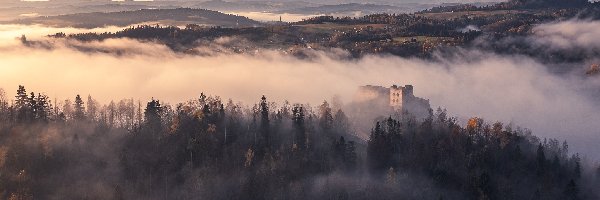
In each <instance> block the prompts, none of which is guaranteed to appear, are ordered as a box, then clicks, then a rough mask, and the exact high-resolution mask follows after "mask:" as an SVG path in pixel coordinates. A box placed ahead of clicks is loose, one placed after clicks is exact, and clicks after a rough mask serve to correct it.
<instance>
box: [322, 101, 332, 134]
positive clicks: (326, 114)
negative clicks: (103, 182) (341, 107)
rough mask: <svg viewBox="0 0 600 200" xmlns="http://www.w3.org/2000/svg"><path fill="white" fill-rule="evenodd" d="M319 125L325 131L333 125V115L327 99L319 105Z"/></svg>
mask: <svg viewBox="0 0 600 200" xmlns="http://www.w3.org/2000/svg"><path fill="white" fill-rule="evenodd" d="M319 126H320V127H321V129H323V130H324V131H326V132H327V131H329V130H330V129H331V128H332V126H333V115H332V113H331V108H330V107H329V103H327V101H324V102H323V104H321V106H319Z"/></svg>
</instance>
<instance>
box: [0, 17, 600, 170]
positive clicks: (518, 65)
mask: <svg viewBox="0 0 600 200" xmlns="http://www.w3.org/2000/svg"><path fill="white" fill-rule="evenodd" d="M557 26H561V27H567V28H566V29H558V28H556V27H557ZM580 27H587V28H586V29H584V28H580ZM590 27H592V28H590ZM599 28H600V27H598V25H597V23H595V22H581V21H567V22H563V23H561V24H549V25H542V26H539V27H538V28H537V33H539V34H537V35H535V38H531V42H532V43H534V44H538V45H541V46H546V47H549V48H551V49H552V48H570V47H572V46H576V47H578V48H585V49H590V50H591V51H593V50H594V49H596V48H597V46H596V44H595V43H593V42H585V39H586V38H589V35H591V34H593V33H590V32H589V31H594V30H597V29H599ZM110 29H118V28H116V27H114V28H109V30H110ZM0 30H1V32H0V38H2V41H1V42H0V49H1V50H2V54H0V59H1V60H2V65H1V66H0V71H1V74H2V79H0V87H2V88H4V90H5V91H8V93H9V94H12V93H11V92H12V91H13V90H15V89H16V86H18V85H25V86H27V88H28V89H29V90H30V91H36V92H44V93H46V94H47V95H49V96H51V97H52V98H57V99H68V98H72V97H73V96H74V95H75V94H81V95H84V96H87V95H88V94H89V95H91V96H93V97H94V98H96V99H98V100H99V101H100V102H102V103H108V102H110V101H111V100H119V99H123V98H133V99H136V100H141V101H147V100H149V99H152V98H155V99H160V100H162V101H163V102H169V103H173V104H175V103H178V102H182V101H185V100H188V99H193V98H196V96H197V95H199V94H200V93H202V92H204V93H207V94H211V95H217V96H220V97H222V98H223V99H229V98H231V99H233V100H235V101H242V102H245V103H247V104H252V103H253V102H255V100H256V99H257V95H258V94H264V95H266V96H267V97H269V99H271V100H273V101H275V102H283V101H284V100H289V101H291V102H298V103H309V104H310V105H318V104H320V103H321V102H322V101H323V100H328V99H331V97H333V96H335V95H337V96H339V97H341V99H342V101H343V102H345V103H350V102H352V97H353V95H354V93H355V92H356V89H357V88H358V86H361V85H368V84H370V85H382V86H390V85H392V84H399V85H404V84H412V85H414V86H415V95H416V96H419V97H423V98H426V99H429V100H430V101H431V103H432V105H433V107H434V108H436V107H438V106H439V107H443V108H447V109H448V111H449V113H451V114H452V115H456V116H458V117H459V119H461V121H462V123H466V119H468V118H470V117H482V118H484V119H486V120H489V121H503V122H511V123H513V124H515V125H518V126H522V127H526V128H530V129H531V130H533V132H534V134H536V135H538V136H541V137H555V138H559V139H560V140H568V142H570V143H571V144H573V149H574V150H575V151H576V152H580V153H583V154H584V155H585V156H586V157H589V158H591V159H593V160H597V159H598V157H597V156H598V154H597V152H600V149H598V147H597V146H596V145H595V144H597V143H598V142H599V141H600V133H599V132H598V130H600V127H599V126H598V123H597V121H599V120H600V113H598V112H597V111H598V110H600V109H599V108H600V105H599V104H598V103H597V102H598V101H597V97H598V95H597V92H598V91H597V88H598V87H600V80H599V79H598V76H585V69H586V67H587V66H589V65H587V64H588V63H577V64H572V66H569V67H570V69H574V70H567V71H566V72H562V73H556V72H555V71H554V70H552V69H553V67H556V66H554V65H553V64H547V63H546V64H545V63H540V62H538V61H537V60H535V59H532V58H529V57H527V56H523V55H504V54H502V55H499V54H495V53H485V52H481V51H478V50H476V49H457V50H458V51H457V52H456V53H454V54H452V55H447V54H440V55H439V56H438V57H437V58H436V59H435V61H431V60H421V59H416V58H415V59H407V58H401V57H395V56H385V55H373V56H365V57H364V58H360V59H348V58H346V56H345V55H346V54H345V52H343V51H330V52H324V51H313V52H310V57H309V58H297V57H294V56H291V55H287V54H285V53H282V52H278V51H272V50H264V51H261V52H259V53H257V54H254V55H246V54H227V53H214V54H211V56H193V55H184V54H179V53H174V52H172V51H171V50H169V48H167V47H166V46H164V45H160V44H155V43H152V42H138V41H135V40H129V39H109V40H105V41H103V42H86V43H83V42H77V41H70V40H63V39H56V40H53V39H48V38H45V37H40V36H43V35H46V34H51V33H56V32H78V31H81V32H88V31H89V30H77V29H52V28H45V27H39V26H16V25H3V26H0ZM575 30H578V31H575ZM582 30H583V31H582ZM585 30H589V31H585ZM21 34H26V35H27V37H28V38H30V39H29V40H38V41H44V43H46V44H50V45H51V46H52V48H51V49H48V48H39V47H35V46H30V47H27V46H25V45H23V43H22V42H21V41H20V40H18V38H19V37H20V35H21ZM222 40H227V38H223V39H222ZM218 45H219V43H218V42H216V43H215V44H212V46H210V45H208V46H199V47H197V48H198V49H204V50H206V51H211V49H215V47H217V46H218ZM82 48H84V49H92V50H93V51H85V52H82V51H81V49H82ZM90 52H91V53H90ZM114 52H119V53H118V54H114ZM593 61H594V60H590V61H588V62H590V63H591V62H593ZM563 67H564V66H563ZM9 96H12V95H9ZM366 134H367V133H363V135H362V136H363V137H365V138H366Z"/></svg>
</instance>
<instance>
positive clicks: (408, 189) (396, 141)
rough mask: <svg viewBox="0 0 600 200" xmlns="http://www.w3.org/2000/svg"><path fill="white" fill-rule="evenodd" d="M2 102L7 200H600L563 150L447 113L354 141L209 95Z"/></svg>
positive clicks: (332, 126)
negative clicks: (174, 99)
mask: <svg viewBox="0 0 600 200" xmlns="http://www.w3.org/2000/svg"><path fill="white" fill-rule="evenodd" d="M6 96H7V94H5V93H4V92H0V122H1V123H0V172H1V173H0V188H2V190H1V191H0V194H1V195H2V198H5V199H195V198H201V199H398V198H401V199H403V198H407V199H597V198H598V197H599V196H598V193H597V190H595V189H594V188H597V187H598V184H599V183H600V168H599V167H598V166H595V167H589V165H587V164H585V163H583V162H582V160H581V158H580V157H579V155H578V154H576V153H571V152H569V145H568V144H567V143H566V142H563V143H561V142H559V141H558V140H555V139H543V140H542V139H539V138H537V137H535V136H533V135H532V133H531V132H530V131H528V130H526V129H522V128H518V127H512V126H511V125H504V124H502V123H501V122H496V123H492V124H489V123H486V122H485V121H484V120H483V119H480V118H472V119H471V120H469V121H468V123H467V125H466V126H464V127H463V126H461V125H459V124H458V123H457V120H456V119H455V118H452V117H449V115H448V113H447V112H446V111H445V110H443V109H437V110H436V111H435V112H431V114H430V116H429V117H427V118H426V119H422V120H419V119H415V118H413V117H410V115H408V114H406V113H399V114H397V115H393V116H388V117H385V118H382V119H380V120H377V122H375V123H374V124H373V125H372V129H371V133H370V136H369V138H368V139H367V140H364V139H361V138H360V137H357V135H356V134H355V128H353V125H352V123H351V120H350V119H349V117H348V115H347V114H346V113H345V112H344V111H343V110H342V107H340V106H339V105H330V104H329V103H328V102H327V101H325V102H323V104H321V105H319V106H317V107H314V108H313V107H310V106H308V105H302V104H291V103H288V102H285V103H283V104H282V105H279V106H278V105H277V104H276V103H274V102H269V101H268V99H267V97H265V96H262V97H261V98H258V99H257V100H258V101H257V103H256V104H254V105H253V106H251V107H249V106H244V105H241V104H236V103H233V100H228V101H223V100H222V99H220V98H219V97H214V96H207V95H205V94H200V96H199V97H198V98H197V99H195V100H190V101H188V102H183V103H178V104H176V105H174V106H171V105H169V104H164V103H163V102H161V101H159V100H156V99H151V100H150V101H148V102H146V103H144V104H143V105H142V104H141V103H140V102H134V101H133V100H121V101H119V102H111V103H110V104H108V105H101V104H100V103H98V102H97V101H96V100H94V99H93V98H92V97H91V96H88V97H87V98H84V97H82V96H80V95H76V96H75V97H74V98H73V99H72V100H66V101H65V102H60V103H59V102H55V101H56V100H54V101H52V100H50V99H51V98H50V97H48V96H46V95H44V94H43V93H37V94H36V93H34V92H31V93H28V92H27V91H26V89H25V87H24V86H19V87H18V90H16V93H15V98H14V101H12V102H9V100H8V98H7V97H6Z"/></svg>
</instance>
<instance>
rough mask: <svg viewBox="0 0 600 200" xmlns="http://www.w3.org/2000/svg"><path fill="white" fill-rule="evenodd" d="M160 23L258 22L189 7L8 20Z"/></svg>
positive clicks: (83, 24) (101, 24)
mask: <svg viewBox="0 0 600 200" xmlns="http://www.w3.org/2000/svg"><path fill="white" fill-rule="evenodd" d="M153 22H162V23H161V24H163V25H185V24H201V25H208V26H223V27H252V26H260V25H261V23H260V22H258V21H254V20H251V19H249V18H247V17H242V16H237V15H231V14H225V13H221V12H218V11H212V10H206V9H192V8H176V9H141V10H136V11H121V12H108V13H103V12H93V13H78V14H68V15H59V16H42V17H35V18H28V19H19V20H14V21H11V23H17V24H44V25H49V26H57V27H75V28H95V27H105V26H128V25H133V24H140V23H153Z"/></svg>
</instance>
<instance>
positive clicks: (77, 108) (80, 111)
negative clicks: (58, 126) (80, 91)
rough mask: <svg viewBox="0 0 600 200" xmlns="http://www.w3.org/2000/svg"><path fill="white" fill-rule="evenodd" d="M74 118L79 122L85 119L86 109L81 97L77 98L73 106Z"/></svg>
mask: <svg viewBox="0 0 600 200" xmlns="http://www.w3.org/2000/svg"><path fill="white" fill-rule="evenodd" d="M73 108H74V110H73V118H74V119H77V120H83V119H85V107H84V103H83V100H82V99H81V96H79V95H77V96H75V102H74V104H73Z"/></svg>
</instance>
